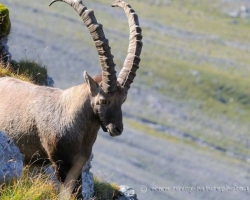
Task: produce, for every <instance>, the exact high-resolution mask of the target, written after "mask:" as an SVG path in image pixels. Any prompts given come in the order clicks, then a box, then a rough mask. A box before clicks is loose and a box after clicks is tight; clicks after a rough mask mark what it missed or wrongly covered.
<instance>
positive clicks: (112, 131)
mask: <svg viewBox="0 0 250 200" xmlns="http://www.w3.org/2000/svg"><path fill="white" fill-rule="evenodd" d="M106 128H107V130H108V132H109V135H110V136H112V137H115V136H119V135H121V134H122V131H123V125H121V126H119V127H118V126H115V125H114V124H109V125H108V126H106Z"/></svg>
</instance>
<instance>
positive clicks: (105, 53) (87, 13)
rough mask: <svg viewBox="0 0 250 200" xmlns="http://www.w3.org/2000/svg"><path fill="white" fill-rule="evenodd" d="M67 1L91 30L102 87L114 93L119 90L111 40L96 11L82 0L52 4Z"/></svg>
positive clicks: (69, 0) (105, 90)
mask: <svg viewBox="0 0 250 200" xmlns="http://www.w3.org/2000/svg"><path fill="white" fill-rule="evenodd" d="M57 1H61V2H65V3H67V4H69V5H70V6H71V7H73V8H74V9H75V10H76V12H77V13H78V14H79V15H80V17H81V18H82V20H83V22H84V24H85V25H86V26H87V27H88V29H89V32H90V34H91V36H92V38H93V40H94V42H95V46H96V49H97V52H98V55H99V60H100V63H101V67H102V85H101V87H102V89H103V91H104V92H106V93H112V92H115V91H116V90H117V78H116V71H115V63H114V62H113V57H114V56H113V55H112V54H111V51H110V49H111V48H110V46H109V41H108V39H106V38H105V35H104V32H103V29H102V25H101V24H99V23H98V22H97V20H96V18H95V15H94V11H93V10H90V9H87V7H86V6H84V5H83V3H82V1H81V0H54V1H52V2H51V3H50V6H51V5H52V4H53V3H55V2H57Z"/></svg>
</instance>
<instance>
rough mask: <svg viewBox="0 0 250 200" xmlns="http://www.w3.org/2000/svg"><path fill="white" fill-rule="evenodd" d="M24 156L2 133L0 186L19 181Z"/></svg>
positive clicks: (0, 132) (0, 137)
mask: <svg viewBox="0 0 250 200" xmlns="http://www.w3.org/2000/svg"><path fill="white" fill-rule="evenodd" d="M22 169H23V155H22V154H21V153H20V150H19V148H18V147H17V146H16V145H15V144H14V143H13V141H12V139H10V138H8V137H7V136H6V134H5V133H3V132H2V131H0V184H3V183H8V182H10V181H11V180H13V179H18V178H19V177H20V176H21V174H22Z"/></svg>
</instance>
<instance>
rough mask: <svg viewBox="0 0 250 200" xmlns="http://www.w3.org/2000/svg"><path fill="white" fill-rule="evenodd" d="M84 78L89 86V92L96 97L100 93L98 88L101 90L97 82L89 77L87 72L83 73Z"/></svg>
mask: <svg viewBox="0 0 250 200" xmlns="http://www.w3.org/2000/svg"><path fill="white" fill-rule="evenodd" d="M83 77H84V79H85V81H86V83H87V84H88V86H89V91H90V93H91V94H92V95H96V94H97V93H98V88H99V85H98V83H97V82H95V80H94V79H93V78H92V77H91V76H89V75H88V73H87V72H86V71H84V73H83Z"/></svg>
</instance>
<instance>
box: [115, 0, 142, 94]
mask: <svg viewBox="0 0 250 200" xmlns="http://www.w3.org/2000/svg"><path fill="white" fill-rule="evenodd" d="M112 7H120V8H123V10H124V11H125V13H126V15H127V18H128V23H129V28H130V37H129V47H128V54H127V57H126V59H125V61H124V64H123V68H122V70H121V72H120V73H119V76H118V79H117V80H118V82H119V83H120V85H121V86H122V87H123V88H124V89H125V90H126V91H128V90H129V88H130V84H131V83H132V82H133V80H134V78H135V76H136V71H137V69H139V63H140V61H141V59H140V54H141V50H142V45H143V44H142V41H141V39H142V34H141V32H142V30H141V27H140V25H139V19H138V16H137V14H136V13H135V11H134V10H133V9H132V8H131V6H130V5H129V4H127V3H126V2H124V1H122V0H116V1H115V2H114V3H113V4H112Z"/></svg>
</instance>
